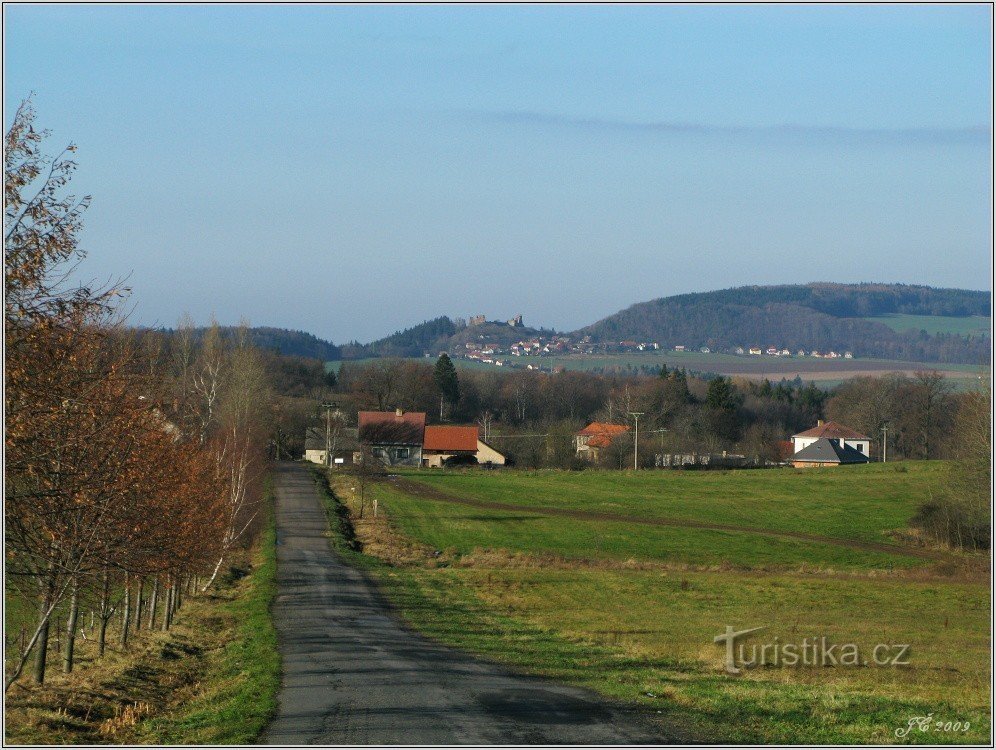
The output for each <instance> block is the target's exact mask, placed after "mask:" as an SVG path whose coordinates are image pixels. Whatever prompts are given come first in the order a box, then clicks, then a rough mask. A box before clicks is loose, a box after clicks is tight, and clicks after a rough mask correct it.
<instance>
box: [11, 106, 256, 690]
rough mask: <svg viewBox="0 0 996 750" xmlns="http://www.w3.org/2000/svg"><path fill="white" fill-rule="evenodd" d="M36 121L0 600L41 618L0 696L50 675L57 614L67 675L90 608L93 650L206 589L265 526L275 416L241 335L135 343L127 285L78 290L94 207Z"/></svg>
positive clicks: (15, 220)
mask: <svg viewBox="0 0 996 750" xmlns="http://www.w3.org/2000/svg"><path fill="white" fill-rule="evenodd" d="M33 121H34V111H33V109H32V107H31V104H30V101H28V102H25V103H24V104H22V106H21V107H20V108H19V110H18V111H17V113H16V115H15V117H14V121H13V124H12V126H11V128H10V130H9V131H8V132H7V134H6V141H5V146H6V155H5V157H6V158H5V165H4V194H5V199H6V205H5V213H4V235H5V248H4V261H5V263H4V283H5V306H4V314H5V317H4V333H5V337H6V350H5V367H6V378H7V379H6V390H5V404H6V433H5V459H6V473H5V476H4V494H5V507H4V523H5V530H6V535H5V549H4V552H5V560H6V571H5V597H6V604H7V607H8V608H10V607H14V608H16V609H18V610H20V611H23V608H24V605H28V606H30V607H31V609H32V610H33V611H34V613H35V614H34V618H33V624H32V625H31V628H30V629H29V630H28V631H27V637H25V638H24V639H23V641H15V642H14V643H13V644H11V643H10V641H8V644H7V645H8V647H7V649H6V655H7V662H6V664H5V667H6V673H5V681H4V688H5V690H7V689H8V688H9V687H10V686H11V685H12V684H13V683H14V682H15V681H16V680H17V679H18V678H19V677H20V676H21V674H22V673H23V671H24V669H25V667H26V665H27V664H28V662H29V658H33V668H32V674H33V677H34V680H35V681H36V682H39V683H41V682H42V681H44V679H45V674H46V670H47V668H48V653H49V642H50V639H51V637H52V635H53V633H52V631H53V629H54V621H53V615H54V613H56V611H59V612H60V613H62V614H63V615H64V616H65V620H64V622H65V630H64V632H63V633H61V634H59V635H60V636H61V638H60V647H61V651H62V662H63V664H62V666H63V669H64V670H65V671H67V672H68V671H72V669H73V667H74V652H75V649H76V644H77V638H78V636H79V633H80V632H81V630H82V629H83V626H84V624H85V622H86V619H87V618H85V614H86V613H89V614H90V618H89V620H90V623H91V637H90V639H91V640H94V641H95V642H96V644H95V645H96V653H97V656H103V654H104V651H105V648H106V645H107V639H108V631H109V629H111V628H113V631H114V632H115V634H116V636H117V638H118V641H119V643H120V645H121V646H122V647H127V646H128V643H129V639H130V637H131V635H132V634H133V633H134V632H135V631H137V630H139V629H148V628H153V627H155V628H161V629H164V630H165V629H168V628H169V627H170V626H171V623H172V621H173V618H174V617H175V615H176V613H177V612H178V610H179V609H180V607H181V605H182V603H183V601H184V599H185V598H186V597H187V596H189V595H191V594H193V593H194V592H195V591H204V590H206V589H207V588H208V587H209V586H211V584H212V582H213V581H214V580H215V578H216V577H217V576H218V574H219V571H220V570H221V569H222V566H223V564H224V563H225V561H226V560H227V559H228V558H229V555H230V554H232V553H233V552H234V551H235V550H237V549H238V548H240V547H243V546H245V545H247V544H248V543H249V542H250V541H251V539H252V537H253V535H254V534H255V533H256V530H257V527H258V526H259V524H260V522H261V520H262V513H263V508H262V506H261V497H262V486H263V478H264V474H265V469H266V460H267V458H266V449H267V443H268V438H269V432H270V426H269V422H270V420H271V418H272V414H271V397H270V394H271V388H270V385H269V381H268V376H267V373H266V370H265V368H264V364H263V358H262V356H261V354H260V353H259V352H258V351H257V350H256V349H255V348H253V347H252V345H251V342H250V337H249V334H248V331H245V330H243V331H241V332H238V333H235V334H234V335H230V336H228V337H225V336H223V335H222V333H221V331H220V330H219V329H217V328H212V329H210V330H207V331H204V332H201V333H199V334H197V335H195V334H194V331H193V328H189V329H181V330H180V331H178V332H177V333H176V334H175V335H174V336H171V337H164V336H160V335H157V334H151V333H146V334H144V335H141V336H138V335H136V334H135V332H134V331H131V330H129V329H127V328H126V327H125V326H124V325H122V323H121V320H120V317H119V315H118V312H117V310H118V303H119V302H120V300H121V298H122V297H123V296H124V294H125V292H126V290H124V289H122V288H120V287H114V286H112V287H110V288H102V289H98V288H94V287H92V286H87V285H78V286H75V285H74V283H73V274H72V272H73V269H74V267H75V264H76V263H77V262H78V261H79V260H80V258H81V257H82V256H83V253H82V251H81V249H80V247H79V245H78V234H79V230H80V227H81V223H82V218H83V214H84V212H85V210H86V208H87V206H88V205H89V199H88V198H82V199H76V198H74V197H73V196H71V195H66V194H65V188H66V186H67V184H68V182H69V179H70V177H71V176H72V172H73V171H74V169H75V163H74V162H73V160H72V158H71V155H72V153H73V151H74V149H73V148H72V147H70V148H69V149H67V150H66V151H65V152H63V153H62V154H61V155H59V156H57V157H55V158H51V157H47V156H46V155H45V154H44V153H43V152H42V142H43V139H44V137H45V136H46V135H47V134H46V133H45V131H39V130H36V129H35V128H34V125H33ZM59 622H61V620H60V621H59ZM94 630H95V632H94Z"/></svg>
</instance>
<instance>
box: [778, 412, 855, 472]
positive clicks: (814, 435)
mask: <svg viewBox="0 0 996 750" xmlns="http://www.w3.org/2000/svg"><path fill="white" fill-rule="evenodd" d="M819 440H830V441H832V442H834V443H836V444H837V445H838V446H840V447H841V448H851V449H853V450H855V451H857V452H858V453H861V454H862V455H864V457H865V460H866V461H867V460H868V457H869V455H870V451H871V438H870V437H868V436H867V435H862V434H861V433H860V432H858V431H857V430H852V429H851V428H850V427H846V426H845V425H842V424H840V423H839V422H833V421H831V422H824V421H823V420H822V419H821V420H819V421H818V422H817V423H816V427H813V428H811V429H809V430H806V431H805V432H800V433H799V434H797V435H793V436H792V446H793V448H794V449H795V454H798V453H800V452H801V451H803V450H804V449H806V448H808V447H809V446H811V445H813V444H815V443H816V442H817V441H819ZM828 455H829V454H828ZM848 455H850V454H848ZM793 459H794V456H793ZM830 463H835V462H833V461H831V462H830ZM836 463H840V462H836ZM846 463H855V462H854V461H848V462H846Z"/></svg>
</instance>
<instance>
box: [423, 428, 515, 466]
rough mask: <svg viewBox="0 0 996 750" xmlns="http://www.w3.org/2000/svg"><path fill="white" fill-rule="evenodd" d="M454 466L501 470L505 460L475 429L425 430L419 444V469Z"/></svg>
mask: <svg viewBox="0 0 996 750" xmlns="http://www.w3.org/2000/svg"><path fill="white" fill-rule="evenodd" d="M454 463H456V464H491V465H493V466H504V465H505V456H504V455H503V454H502V453H500V452H498V451H496V450H495V449H494V448H492V447H491V446H490V445H488V444H487V443H485V442H484V441H483V440H481V438H480V436H479V434H478V429H477V427H473V426H470V427H465V426H458V425H429V426H428V427H426V428H425V439H424V442H423V443H422V465H423V466H428V467H431V468H439V467H441V466H446V465H449V464H454Z"/></svg>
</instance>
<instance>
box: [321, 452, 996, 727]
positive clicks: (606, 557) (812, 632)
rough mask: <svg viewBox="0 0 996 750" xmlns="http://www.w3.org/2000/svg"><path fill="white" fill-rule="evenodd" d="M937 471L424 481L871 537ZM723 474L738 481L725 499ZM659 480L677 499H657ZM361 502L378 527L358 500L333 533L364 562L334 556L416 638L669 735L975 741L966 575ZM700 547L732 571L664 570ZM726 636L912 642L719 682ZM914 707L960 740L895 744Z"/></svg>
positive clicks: (411, 501) (562, 502) (980, 656)
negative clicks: (533, 677)
mask: <svg viewBox="0 0 996 750" xmlns="http://www.w3.org/2000/svg"><path fill="white" fill-rule="evenodd" d="M942 473H943V467H942V466H940V465H936V464H934V465H910V467H909V468H908V470H907V471H905V472H903V471H894V470H893V471H892V473H891V474H889V473H886V472H879V473H876V472H871V473H866V474H860V473H847V474H844V473H838V474H837V475H833V476H830V473H829V472H821V473H806V474H800V475H798V476H797V475H796V474H795V472H786V473H784V474H781V475H780V476H778V477H776V476H775V474H773V473H771V472H755V473H742V472H741V473H735V474H734V475H733V476H732V478H727V479H724V478H722V477H720V476H718V475H715V474H706V473H697V474H692V473H688V474H684V475H680V476H675V475H669V476H671V477H673V479H672V480H668V479H665V478H662V477H661V476H660V475H659V474H654V473H651V472H647V473H646V474H645V475H643V476H641V475H621V474H619V473H615V472H605V473H600V472H585V473H583V474H568V473H557V472H507V473H503V474H494V475H491V474H489V475H483V474H473V473H468V474H466V475H458V474H449V473H445V474H444V473H439V474H428V473H424V474H423V476H425V477H427V482H428V483H429V484H431V485H432V486H435V487H445V488H446V490H447V491H448V492H457V491H459V492H463V493H466V494H467V495H468V496H471V495H472V496H475V497H478V498H498V497H501V498H502V500H503V501H509V500H512V499H514V498H515V497H519V498H520V502H521V503H523V504H524V505H528V506H529V507H530V508H535V507H537V506H542V505H543V504H544V503H549V504H551V505H556V506H557V507H573V508H582V507H589V508H600V509H603V510H604V509H605V507H606V504H611V503H615V504H616V505H617V507H622V508H624V509H626V510H627V512H637V511H640V512H643V513H664V512H667V513H669V514H670V513H679V512H685V513H688V514H705V515H706V517H708V515H710V514H712V513H717V514H722V513H726V517H727V518H744V519H747V518H749V519H750V520H751V522H752V524H753V525H755V526H756V525H759V524H764V523H773V524H779V523H782V524H787V523H798V521H795V520H793V521H787V520H784V519H781V518H780V517H779V513H778V507H779V505H778V504H779V503H783V504H785V505H783V506H782V507H790V506H788V505H787V504H788V503H790V502H791V500H792V497H793V494H794V495H795V497H796V500H797V502H798V503H800V504H801V506H802V508H803V509H804V510H806V511H807V512H805V513H802V514H800V515H801V517H803V518H809V519H810V525H809V526H806V525H802V526H800V527H799V528H801V529H803V530H807V531H812V530H819V531H820V532H822V533H827V534H829V535H833V534H842V535H845V536H846V537H849V538H882V536H881V535H882V534H883V533H884V532H886V531H887V530H889V529H896V528H897V527H898V526H901V524H902V521H900V520H899V519H902V518H905V517H906V516H904V515H903V514H905V513H906V511H907V509H908V508H910V507H912V504H913V503H915V498H913V497H912V496H913V495H915V494H916V492H918V487H919V486H920V484H921V480H924V479H926V478H928V477H930V478H935V477H937V476H940V475H941V474H942ZM737 475H739V477H738V476H737ZM762 476H763V477H764V478H765V479H767V480H773V481H774V485H775V488H774V490H773V494H772V496H771V497H765V496H764V493H763V492H761V491H760V489H759V487H758V486H755V485H754V484H753V482H754V481H755V480H754V477H762ZM737 478H743V480H744V481H745V482H746V485H744V486H742V489H741V490H740V491H734V488H735V487H736V486H738V485H737V484H736V483H735V482H733V481H732V479H737ZM334 481H335V480H334ZM667 481H674V482H676V483H677V484H675V485H673V486H674V487H675V488H677V489H680V492H662V491H661V485H660V483H661V482H667ZM698 482H701V484H697V483H698ZM724 482H727V484H724ZM904 487H905V489H904ZM336 491H337V493H338V494H339V496H340V497H341V498H343V500H344V501H345V502H346V504H347V505H349V506H351V507H354V508H355V507H356V503H355V499H354V498H352V496H351V493H350V483H349V482H348V481H339V482H337V483H336ZM374 492H375V493H376V494H377V497H378V500H379V509H380V515H379V518H378V519H376V520H374V519H371V518H370V517H369V516H370V514H369V506H368V510H367V514H366V516H367V517H366V518H364V519H362V520H361V519H358V518H356V517H355V516H354V517H353V518H352V523H351V525H350V526H349V528H350V530H351V532H352V530H355V533H356V536H357V538H358V541H359V543H360V544H362V547H363V553H362V554H360V553H358V552H355V551H352V550H351V547H354V546H355V544H353V543H349V544H345V543H343V547H344V549H345V550H346V553H347V554H349V555H350V556H351V557H352V558H353V559H354V560H355V561H356V562H359V563H360V564H363V565H365V566H366V567H367V568H368V569H369V570H370V571H371V572H372V573H373V574H374V575H375V576H376V577H377V579H378V580H379V581H380V582H381V584H382V586H383V587H384V589H385V592H386V593H387V594H388V596H389V597H390V598H391V599H392V601H394V602H395V604H396V605H397V606H398V608H399V611H400V612H401V613H402V615H403V616H404V617H405V618H406V619H407V621H408V622H409V623H410V624H411V625H412V626H413V627H414V628H416V629H418V630H420V631H422V632H424V633H426V634H427V635H429V636H431V637H433V638H436V639H438V640H440V641H442V642H445V643H449V644H452V645H455V646H459V647H462V648H465V649H468V650H471V651H473V652H476V653H479V654H482V655H485V656H487V657H488V658H491V659H494V660H496V661H500V662H504V663H507V664H509V665H513V666H515V667H516V668H518V669H521V670H524V671H529V672H534V673H537V674H542V675H546V676H549V677H552V678H554V679H557V680H560V681H563V682H567V683H572V684H577V685H582V686H585V687H588V688H590V689H593V690H595V691H597V692H600V693H602V694H603V695H606V696H607V697H611V698H613V699H617V700H621V701H625V702H628V703H633V704H637V705H640V706H642V707H643V708H644V709H645V710H646V711H647V714H648V716H650V717H651V718H652V719H654V720H657V721H660V722H661V723H662V725H663V726H665V727H666V728H667V730H668V731H670V732H672V733H673V734H677V735H678V736H682V737H685V738H687V739H689V740H691V741H695V740H698V741H722V742H784V743H798V742H816V743H868V742H880V743H890V742H903V743H917V742H920V743H959V742H960V743H964V742H982V741H985V740H986V739H987V738H988V736H989V731H990V725H991V707H990V705H989V690H988V685H989V682H988V680H989V674H988V669H987V667H986V665H987V664H988V661H989V653H990V646H991V644H990V642H989V628H988V616H989V608H990V597H989V589H988V585H987V584H986V583H983V582H980V581H979V577H978V574H977V572H976V573H975V574H973V575H965V571H964V570H963V569H960V568H957V569H955V570H953V571H952V572H950V573H944V572H943V571H938V570H936V569H935V568H933V567H929V566H928V564H927V562H926V561H924V560H919V561H917V560H913V561H912V562H910V564H909V565H905V566H901V567H895V566H893V563H894V561H892V562H890V565H889V566H888V569H885V568H882V567H880V566H879V565H880V563H881V562H882V561H881V560H872V559H870V558H869V559H865V560H861V561H858V562H859V563H860V564H857V565H852V566H850V567H848V569H847V570H846V571H845V572H838V571H831V570H828V569H824V568H821V567H820V566H814V565H813V562H814V554H817V553H814V550H813V548H812V546H809V545H801V546H799V547H797V548H795V549H788V548H779V549H781V553H780V554H782V556H783V560H782V562H783V563H784V564H779V565H776V566H774V567H770V566H768V565H767V560H766V558H765V556H764V555H761V554H759V552H758V550H764V549H768V550H769V551H770V550H771V549H773V547H771V542H770V541H769V539H770V538H768V537H763V536H757V535H754V536H753V537H752V536H750V535H745V536H744V537H743V539H738V540H737V541H736V542H735V543H734V542H731V541H730V539H728V538H727V539H724V538H723V537H722V536H719V537H715V538H709V539H706V538H703V537H702V536H699V535H698V534H697V533H696V532H698V531H700V530H698V529H681V528H679V529H671V530H669V532H670V533H669V534H668V535H660V536H657V537H646V538H643V539H642V540H641V541H639V542H635V541H633V540H634V539H635V538H638V537H639V536H640V532H639V530H638V529H636V528H634V527H630V526H627V525H626V524H624V523H619V522H587V526H586V528H585V529H584V530H583V532H582V531H580V530H579V528H578V527H576V526H574V524H575V521H574V520H573V519H565V518H556V517H552V516H546V517H544V516H543V515H542V514H541V513H539V512H529V513H526V512H521V513H513V512H509V511H505V510H502V511H498V510H492V509H487V508H467V507H462V506H455V505H453V504H446V503H443V502H438V501H434V500H432V499H431V498H427V497H420V496H413V495H406V493H405V492H404V491H402V490H401V489H399V488H398V487H397V486H392V485H390V484H382V485H379V486H377V487H376V489H375V490H374ZM837 498H840V499H841V503H842V504H844V505H845V506H847V504H848V503H850V506H849V507H845V509H844V511H840V512H839V513H838V511H835V510H833V509H830V510H828V509H825V508H820V507H818V505H819V502H820V501H821V499H822V502H823V503H831V504H832V502H831V499H833V500H834V501H835V500H836V499H837ZM641 503H642V505H641ZM658 503H660V504H663V505H665V507H661V506H660V505H658ZM682 503H684V506H682ZM752 504H756V505H757V510H756V512H755V513H753V515H750V514H749V512H748V511H749V508H750V506H751V505H752ZM695 505H698V506H699V507H697V508H696V507H690V506H695ZM710 506H711V507H710ZM330 507H333V508H334V505H333V506H330ZM808 511H812V512H808ZM332 512H333V514H334V515H335V517H337V518H340V516H339V515H338V514H336V513H335V511H334V510H333V511H332ZM848 517H850V518H852V519H853V520H852V521H850V525H848V522H847V521H846V518H848ZM340 528H342V526H341V525H340ZM793 528H795V527H793ZM854 535H857V536H856V537H855V536H854ZM614 537H617V538H618V539H619V540H620V541H619V544H624V543H625V544H626V545H628V546H626V547H625V549H622V548H620V549H619V550H617V552H618V554H616V553H615V552H613V550H612V549H611V546H610V544H609V543H608V542H607V541H606V540H607V539H609V538H614ZM596 539H599V540H601V541H600V543H601V546H600V547H596V546H595V541H596ZM706 544H711V545H713V547H716V545H719V547H717V548H718V549H722V550H723V555H722V559H724V560H726V561H727V562H728V563H729V564H728V565H714V566H708V567H703V568H697V569H689V568H687V567H684V568H683V567H681V566H680V565H676V564H675V562H676V560H684V561H687V560H690V559H693V558H692V557H690V555H692V553H693V552H694V550H696V549H698V548H699V547H700V546H701V545H706ZM682 550H684V551H683V552H682ZM679 553H680V554H679ZM703 554H704V553H703ZM817 557H818V554H817ZM823 562H826V561H823ZM980 562H982V561H980V560H974V559H972V560H966V561H964V563H965V565H967V566H969V567H972V566H973V565H975V566H978V564H979V563H980ZM726 625H732V626H734V627H736V628H737V629H742V628H750V627H759V626H763V627H765V631H764V633H765V635H764V636H763V637H761V636H759V637H757V638H756V639H754V640H749V641H748V642H747V643H748V644H749V643H752V642H759V643H763V642H770V641H772V640H774V639H776V638H777V639H779V641H780V642H781V643H789V642H792V643H798V642H801V641H802V640H803V639H804V638H817V637H821V636H825V637H827V638H828V640H829V641H830V642H833V643H855V644H856V645H857V646H858V647H859V648H860V650H861V653H862V655H863V656H864V657H868V655H869V654H870V653H871V652H872V649H873V648H874V646H875V645H877V644H879V643H884V644H890V645H891V644H910V645H911V654H910V659H909V664H908V665H899V666H875V665H873V664H872V665H868V666H863V667H844V666H837V667H832V666H824V667H818V666H807V667H801V666H800V667H792V668H789V667H778V666H768V667H763V668H760V667H759V668H752V669H747V670H745V672H744V673H743V674H742V675H739V676H733V675H728V674H726V673H725V672H724V671H723V669H722V660H723V650H722V649H721V648H720V647H719V646H718V645H716V644H715V643H714V642H713V637H714V636H716V635H718V634H720V633H722V632H723V630H724V627H725V626H726ZM929 713H932V714H933V715H934V717H935V718H936V719H942V720H945V721H961V722H968V723H969V729H968V731H961V732H948V733H944V732H941V733H937V732H927V733H920V732H914V733H911V734H910V735H908V736H906V737H903V738H898V737H896V735H895V731H896V729H900V728H902V727H905V726H906V725H907V722H908V721H909V719H910V718H912V717H914V716H924V715H926V714H929Z"/></svg>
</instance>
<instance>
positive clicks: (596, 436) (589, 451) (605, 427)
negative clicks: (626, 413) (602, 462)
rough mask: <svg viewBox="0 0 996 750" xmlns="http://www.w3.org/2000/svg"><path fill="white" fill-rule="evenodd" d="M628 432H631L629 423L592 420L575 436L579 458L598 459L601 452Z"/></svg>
mask: <svg viewBox="0 0 996 750" xmlns="http://www.w3.org/2000/svg"><path fill="white" fill-rule="evenodd" d="M626 432H629V425H624V424H610V423H608V422H592V423H591V424H589V425H588V426H587V427H585V428H584V429H583V430H581V431H580V432H578V433H577V434H576V435H575V436H574V448H575V451H576V453H577V455H578V457H579V458H585V459H587V460H589V461H597V460H598V454H599V452H600V451H601V450H602V449H604V448H608V447H609V446H610V445H612V441H613V440H615V439H616V438H617V437H619V436H620V435H622V434H624V433H626Z"/></svg>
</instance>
